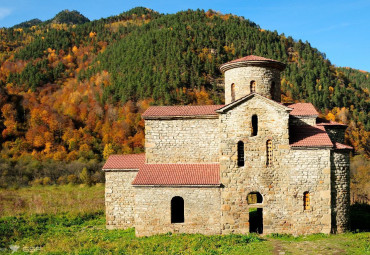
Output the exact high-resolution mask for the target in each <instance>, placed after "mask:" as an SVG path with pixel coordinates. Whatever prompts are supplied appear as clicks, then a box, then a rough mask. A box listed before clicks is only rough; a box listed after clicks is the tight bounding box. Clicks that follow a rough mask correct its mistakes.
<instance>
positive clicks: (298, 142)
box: [289, 126, 333, 148]
mask: <svg viewBox="0 0 370 255" xmlns="http://www.w3.org/2000/svg"><path fill="white" fill-rule="evenodd" d="M289 144H290V146H292V147H328V148H332V147H333V143H332V142H331V140H330V138H329V136H328V134H327V133H326V131H325V128H324V127H322V126H290V127H289Z"/></svg>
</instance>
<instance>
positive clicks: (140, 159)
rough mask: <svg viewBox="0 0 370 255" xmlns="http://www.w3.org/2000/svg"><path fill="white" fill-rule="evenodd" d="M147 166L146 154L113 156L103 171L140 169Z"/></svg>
mask: <svg viewBox="0 0 370 255" xmlns="http://www.w3.org/2000/svg"><path fill="white" fill-rule="evenodd" d="M144 164H145V153H141V154H126V155H111V156H109V158H108V160H107V162H105V164H104V166H103V170H113V169H139V168H140V167H141V166H143V165H144Z"/></svg>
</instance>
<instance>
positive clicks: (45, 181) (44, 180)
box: [42, 177, 52, 185]
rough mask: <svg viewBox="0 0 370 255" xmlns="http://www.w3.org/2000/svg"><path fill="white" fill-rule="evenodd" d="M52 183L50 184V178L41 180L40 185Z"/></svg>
mask: <svg viewBox="0 0 370 255" xmlns="http://www.w3.org/2000/svg"><path fill="white" fill-rule="evenodd" d="M51 183H52V182H51V179H50V177H44V178H43V179H42V185H50V184H51Z"/></svg>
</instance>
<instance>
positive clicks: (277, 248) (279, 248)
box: [270, 239, 286, 255]
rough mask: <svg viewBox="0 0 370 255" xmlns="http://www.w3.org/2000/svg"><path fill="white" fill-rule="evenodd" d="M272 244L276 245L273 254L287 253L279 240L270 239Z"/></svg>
mask: <svg viewBox="0 0 370 255" xmlns="http://www.w3.org/2000/svg"><path fill="white" fill-rule="evenodd" d="M270 241H271V242H272V245H273V246H274V250H273V254H274V255H284V254H286V252H285V249H283V247H282V245H281V244H282V243H281V241H279V240H274V239H270Z"/></svg>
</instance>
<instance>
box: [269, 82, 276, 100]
mask: <svg viewBox="0 0 370 255" xmlns="http://www.w3.org/2000/svg"><path fill="white" fill-rule="evenodd" d="M274 94H275V82H274V81H273V82H271V87H270V95H271V98H272V99H274Z"/></svg>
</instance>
